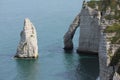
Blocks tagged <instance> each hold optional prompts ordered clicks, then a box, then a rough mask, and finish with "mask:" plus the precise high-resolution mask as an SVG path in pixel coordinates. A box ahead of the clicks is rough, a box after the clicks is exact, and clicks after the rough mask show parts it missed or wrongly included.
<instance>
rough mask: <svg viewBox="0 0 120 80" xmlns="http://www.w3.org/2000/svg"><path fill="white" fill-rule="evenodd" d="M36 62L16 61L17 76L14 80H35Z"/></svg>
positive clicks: (32, 60) (27, 60)
mask: <svg viewBox="0 0 120 80" xmlns="http://www.w3.org/2000/svg"><path fill="white" fill-rule="evenodd" d="M37 62H38V60H35V59H31V60H29V59H16V67H17V76H16V79H15V80H36V74H37V71H38V70H37V69H38V68H37V67H38V64H37Z"/></svg>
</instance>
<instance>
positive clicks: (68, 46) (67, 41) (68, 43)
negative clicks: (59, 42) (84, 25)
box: [64, 14, 80, 50]
mask: <svg viewBox="0 0 120 80" xmlns="http://www.w3.org/2000/svg"><path fill="white" fill-rule="evenodd" d="M79 24H80V14H78V15H77V16H76V18H75V19H74V21H73V23H72V24H71V25H70V27H69V29H68V31H67V32H66V34H65V35H64V49H65V50H72V49H73V42H72V39H73V37H74V34H75V31H76V29H77V28H78V26H79Z"/></svg>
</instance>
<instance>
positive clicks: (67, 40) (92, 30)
mask: <svg viewBox="0 0 120 80" xmlns="http://www.w3.org/2000/svg"><path fill="white" fill-rule="evenodd" d="M100 17H101V16H100V12H99V11H98V9H96V8H95V9H92V8H90V7H89V6H87V3H86V2H85V1H84V2H83V7H82V10H81V12H80V13H79V14H78V15H77V17H76V18H75V20H74V21H73V23H72V24H71V25H70V27H69V29H68V31H67V33H66V34H65V36H64V49H65V50H71V49H73V42H72V39H73V36H74V34H75V31H76V29H77V28H78V27H79V26H80V37H79V47H78V49H77V52H78V53H95V54H96V53H98V48H99V38H100V25H99V21H100Z"/></svg>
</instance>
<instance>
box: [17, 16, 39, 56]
mask: <svg viewBox="0 0 120 80" xmlns="http://www.w3.org/2000/svg"><path fill="white" fill-rule="evenodd" d="M20 36H21V40H20V42H19V45H18V48H17V53H16V55H15V57H16V58H37V57H38V45H37V34H36V29H35V27H34V25H33V24H32V23H31V21H30V20H29V19H28V18H26V19H25V21H24V28H23V30H22V31H21V34H20Z"/></svg>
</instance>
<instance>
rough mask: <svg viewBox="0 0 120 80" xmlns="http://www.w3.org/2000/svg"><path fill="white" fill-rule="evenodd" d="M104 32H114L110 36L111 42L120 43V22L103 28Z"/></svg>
mask: <svg viewBox="0 0 120 80" xmlns="http://www.w3.org/2000/svg"><path fill="white" fill-rule="evenodd" d="M104 32H105V33H114V32H115V33H116V35H115V36H114V37H112V38H111V43H112V44H120V24H116V23H114V24H113V25H112V26H108V27H107V28H106V29H105V30H104Z"/></svg>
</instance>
